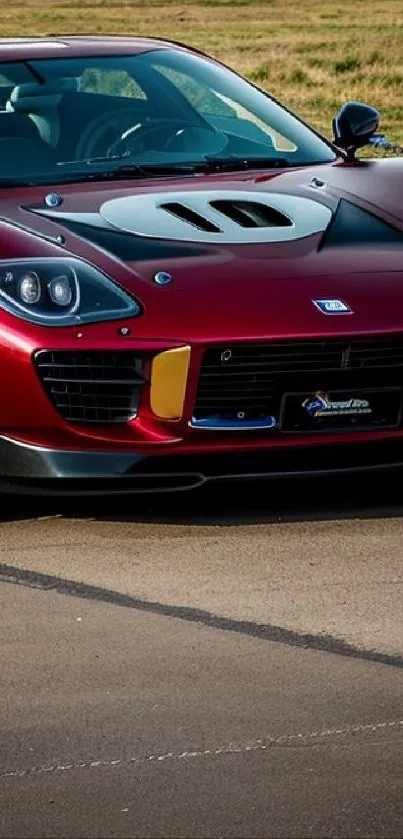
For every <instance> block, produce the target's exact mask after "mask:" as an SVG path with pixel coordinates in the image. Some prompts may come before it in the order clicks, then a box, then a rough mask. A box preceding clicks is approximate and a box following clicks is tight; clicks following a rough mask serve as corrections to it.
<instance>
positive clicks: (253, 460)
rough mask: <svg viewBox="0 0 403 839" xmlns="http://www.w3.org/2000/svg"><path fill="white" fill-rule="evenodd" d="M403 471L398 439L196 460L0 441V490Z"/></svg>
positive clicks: (101, 491) (116, 489)
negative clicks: (52, 447) (47, 447)
mask: <svg viewBox="0 0 403 839" xmlns="http://www.w3.org/2000/svg"><path fill="white" fill-rule="evenodd" d="M386 469H403V440H391V441H380V442H371V443H359V444H354V443H344V444H343V443H338V444H337V445H331V446H330V445H318V446H305V447H300V448H291V449H289V448H287V449H285V448H283V449H265V450H260V451H249V452H226V453H216V454H203V453H202V454H197V455H184V454H181V455H158V456H153V457H146V456H145V455H143V454H141V453H127V452H126V453H123V454H122V453H119V452H79V451H73V452H71V451H61V450H52V449H45V448H41V447H36V446H30V445H26V444H23V443H20V442H18V441H15V440H11V439H10V438H6V437H0V490H2V491H5V492H7V491H8V492H25V493H28V494H34V493H35V494H43V495H49V494H52V493H55V492H56V493H58V494H67V495H70V494H78V495H107V494H115V493H116V494H123V493H136V492H138V493H147V492H173V491H180V490H189V489H194V488H196V487H200V486H202V485H203V484H205V483H208V482H211V481H242V480H256V479H273V478H297V477H303V476H305V477H314V476H318V477H319V476H332V475H334V476H337V475H344V474H360V473H365V472H377V471H382V470H386Z"/></svg>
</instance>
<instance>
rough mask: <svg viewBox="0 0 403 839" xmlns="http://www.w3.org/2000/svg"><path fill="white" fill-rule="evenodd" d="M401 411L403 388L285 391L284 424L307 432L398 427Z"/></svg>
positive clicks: (282, 414) (282, 422)
mask: <svg viewBox="0 0 403 839" xmlns="http://www.w3.org/2000/svg"><path fill="white" fill-rule="evenodd" d="M401 411H402V390H401V388H377V389H372V390H371V389H366V390H354V391H351V390H349V391H346V390H333V391H323V390H317V391H313V392H310V393H307V392H306V391H305V392H302V393H285V394H284V396H283V399H282V404H281V411H280V428H281V430H282V431H304V432H307V431H308V432H309V431H329V430H331V429H340V430H344V429H346V430H348V429H360V428H364V429H365V428H396V426H398V425H399V424H400V420H401Z"/></svg>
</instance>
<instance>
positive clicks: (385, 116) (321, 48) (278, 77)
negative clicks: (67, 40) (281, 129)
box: [0, 0, 403, 143]
mask: <svg viewBox="0 0 403 839" xmlns="http://www.w3.org/2000/svg"><path fill="white" fill-rule="evenodd" d="M0 10H1V18H0V19H1V30H0V31H1V34H2V35H27V34H38V35H46V34H50V33H75V34H79V33H89V32H105V33H109V34H119V33H125V34H141V35H155V36H159V37H164V38H172V39H174V40H179V41H185V42H186V43H189V44H191V45H193V46H196V47H198V48H199V49H202V50H205V51H206V52H209V53H212V54H213V55H215V56H216V57H217V58H219V59H221V60H223V61H225V62H226V63H227V64H230V65H231V66H233V67H234V68H236V69H237V70H238V71H240V72H241V73H244V74H245V75H246V76H248V77H249V78H250V79H252V80H253V81H255V82H256V83H257V84H259V85H260V86H261V87H263V88H266V89H267V90H269V91H270V92H272V93H273V95H275V96H276V97H278V98H279V99H281V100H282V101H283V102H285V103H286V104H287V105H288V106H289V107H290V108H291V109H295V110H296V111H297V112H298V113H299V114H301V115H302V116H303V117H305V119H307V120H308V121H310V122H311V123H312V124H313V125H315V126H316V127H317V128H318V129H319V130H320V131H322V132H323V133H325V134H326V135H328V136H330V134H331V119H332V116H333V114H334V113H335V111H336V110H337V109H338V108H339V106H340V105H341V104H342V103H343V102H345V101H346V100H347V99H359V100H361V101H366V102H368V103H369V104H372V105H374V106H375V107H377V108H378V109H379V110H380V111H381V114H382V129H383V130H384V131H385V132H386V133H387V134H388V136H389V137H390V138H391V139H393V140H394V141H397V142H400V143H403V61H402V59H403V0H377V2H375V0H349V2H347V0H339V1H338V2H337V3H335V2H330V0H290V2H289V1H288V0H262V2H260V3H259V2H254V0H181V2H177V0H165V2H164V1H163V0H34V2H29V0H0Z"/></svg>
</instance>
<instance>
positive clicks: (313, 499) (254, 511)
mask: <svg viewBox="0 0 403 839" xmlns="http://www.w3.org/2000/svg"><path fill="white" fill-rule="evenodd" d="M402 515H403V474H402V473H400V472H399V473H398V472H390V473H383V474H372V475H369V476H365V477H362V476H361V477H358V476H355V477H352V476H349V475H346V476H344V477H337V478H316V479H313V478H305V479H292V480H291V479H287V480H278V479H277V480H272V481H255V482H253V483H250V482H240V483H238V484H234V483H228V484H226V483H223V484H217V485H211V486H206V487H204V488H202V489H198V490H193V491H190V492H189V491H188V492H174V493H164V494H154V495H151V494H150V495H149V494H147V495H137V494H135V495H124V496H121V495H115V496H113V495H105V496H96V497H89V496H86V497H79V496H71V497H58V496H57V495H55V496H52V497H49V496H48V497H46V498H39V497H29V496H15V497H11V496H4V497H3V503H2V505H1V510H0V523H1V522H3V523H4V522H6V521H12V520H19V519H21V520H24V519H28V518H43V519H44V520H46V518H47V517H53V516H62V517H64V518H83V519H95V520H97V521H122V522H137V523H142V522H149V523H150V524H151V523H154V524H166V525H169V524H172V525H178V524H182V525H187V526H192V525H195V526H200V525H203V524H204V525H218V526H220V525H221V526H223V525H226V526H237V525H247V524H264V523H275V522H277V523H279V522H290V521H325V520H330V519H333V520H335V519H340V520H343V519H352V518H388V517H400V516H402Z"/></svg>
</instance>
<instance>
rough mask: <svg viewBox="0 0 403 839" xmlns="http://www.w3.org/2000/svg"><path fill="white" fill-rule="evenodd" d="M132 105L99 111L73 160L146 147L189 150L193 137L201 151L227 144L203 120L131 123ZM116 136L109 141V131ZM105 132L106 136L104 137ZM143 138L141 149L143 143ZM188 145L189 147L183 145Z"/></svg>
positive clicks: (213, 151) (217, 150) (217, 149)
mask: <svg viewBox="0 0 403 839" xmlns="http://www.w3.org/2000/svg"><path fill="white" fill-rule="evenodd" d="M133 117H134V114H133V109H132V108H124V109H122V108H120V109H116V110H113V111H108V112H107V113H106V114H99V116H97V117H95V118H94V119H93V120H91V121H90V122H89V123H88V125H86V127H85V129H84V130H83V131H82V133H81V135H80V137H79V140H78V143H77V146H76V149H75V157H76V159H77V160H80V159H83V158H85V159H87V158H88V159H89V158H91V157H100V156H101V155H106V156H107V157H114V156H115V155H120V154H123V153H124V152H125V151H126V152H127V151H129V152H130V155H132V154H139V153H141V152H142V151H147V150H148V149H149V148H150V145H149V143H150V141H151V148H152V149H153V150H155V149H156V150H159V151H167V152H181V151H189V150H193V147H194V146H195V145H196V150H197V140H198V145H200V141H201V143H202V151H203V152H204V153H206V152H207V153H209V154H218V153H220V152H221V151H222V150H223V149H224V148H225V146H226V145H227V144H228V138H227V137H226V135H225V134H224V133H223V132H222V131H219V130H216V129H215V128H213V127H212V126H209V125H208V124H207V123H206V124H205V125H200V124H198V123H185V124H184V122H183V120H180V119H175V118H174V117H162V118H160V119H159V118H157V119H153V120H147V121H143V122H140V121H139V122H134V119H133ZM112 132H113V134H114V135H115V137H116V135H118V137H117V139H113V140H112V142H111V137H110V135H111V133H112ZM108 134H109V137H108ZM144 140H147V141H148V143H147V146H146V147H145V148H144V146H143V142H144ZM189 144H190V149H189V148H187V146H189Z"/></svg>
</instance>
